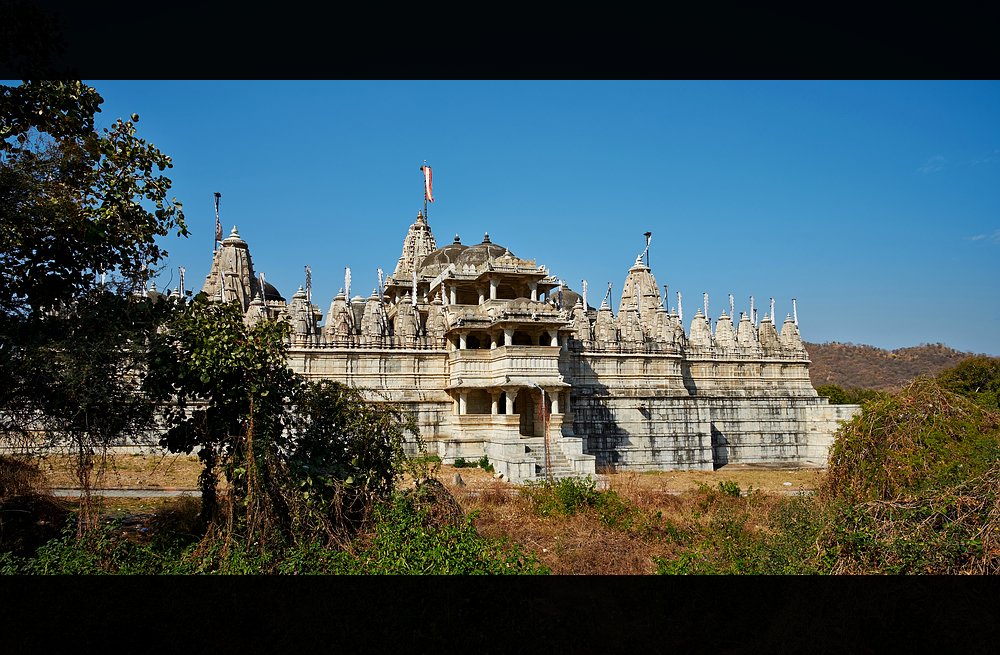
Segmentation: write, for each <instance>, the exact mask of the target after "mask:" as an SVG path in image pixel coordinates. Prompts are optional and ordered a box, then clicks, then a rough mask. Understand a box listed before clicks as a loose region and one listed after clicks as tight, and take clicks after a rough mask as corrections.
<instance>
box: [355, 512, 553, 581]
mask: <svg viewBox="0 0 1000 655" xmlns="http://www.w3.org/2000/svg"><path fill="white" fill-rule="evenodd" d="M376 516H377V523H376V526H375V530H374V534H373V535H372V536H371V537H370V539H368V540H366V542H365V543H364V545H363V546H362V547H361V548H360V549H359V551H358V554H357V556H356V560H355V563H354V565H353V567H352V568H353V570H351V571H350V572H352V573H365V574H415V575H444V574H452V575H455V574H457V575H477V574H478V575H483V574H485V575H518V574H520V575H523V574H544V573H548V572H549V570H548V569H547V568H546V567H545V566H543V565H541V564H540V563H538V561H537V559H536V558H535V557H534V555H532V554H530V553H526V552H524V550H523V549H522V548H521V547H520V546H519V545H516V544H509V543H507V542H505V541H503V540H497V539H488V538H485V537H482V536H480V535H479V533H478V532H477V531H476V529H475V527H474V526H473V523H472V521H473V517H471V516H470V517H465V518H464V519H462V520H461V521H459V522H458V523H457V524H445V525H439V526H434V525H431V524H429V522H428V514H427V511H426V510H425V509H423V508H421V507H420V506H419V505H418V504H417V503H415V502H414V499H413V498H412V497H407V496H402V495H397V496H395V497H394V499H393V502H391V503H389V504H386V505H383V506H382V507H381V508H380V510H379V511H378V514H377V515H376Z"/></svg>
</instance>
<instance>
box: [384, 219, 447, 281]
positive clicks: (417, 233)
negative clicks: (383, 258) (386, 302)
mask: <svg viewBox="0 0 1000 655" xmlns="http://www.w3.org/2000/svg"><path fill="white" fill-rule="evenodd" d="M435 250H437V245H436V244H435V243H434V235H433V234H432V233H431V226H430V225H428V224H427V219H426V218H424V215H423V214H422V213H420V212H418V213H417V220H416V221H414V223H413V225H411V226H410V229H409V231H407V233H406V238H405V239H403V252H402V254H401V255H400V256H399V261H398V262H396V270H395V271H393V273H392V277H393V279H396V280H407V279H409V278H410V277H411V276H412V275H413V272H414V271H415V270H416V268H417V267H418V266H420V262H421V261H423V259H424V257H426V256H427V255H429V254H431V253H432V252H434V251H435Z"/></svg>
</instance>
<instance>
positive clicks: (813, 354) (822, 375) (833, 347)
mask: <svg viewBox="0 0 1000 655" xmlns="http://www.w3.org/2000/svg"><path fill="white" fill-rule="evenodd" d="M805 346H806V350H807V351H808V352H809V359H811V360H812V364H811V365H810V366H809V377H810V378H811V379H812V383H813V386H820V385H823V384H835V385H837V386H839V387H843V388H845V389H847V388H850V387H860V388H864V389H882V390H886V391H890V390H891V391H895V390H898V389H901V388H902V387H903V386H905V385H906V384H907V383H909V382H910V381H911V380H913V379H914V378H915V377H917V376H918V375H937V374H938V373H940V372H941V371H943V370H944V369H946V368H950V367H952V366H954V365H955V364H957V363H958V362H960V361H961V360H963V359H965V358H966V357H971V356H972V355H973V353H968V352H961V351H958V350H955V349H953V348H949V347H948V346H946V345H944V344H941V343H934V344H922V345H919V346H912V347H909V348H897V349H896V350H884V349H882V348H876V347H874V346H866V345H859V344H853V343H837V342H833V343H806V344H805Z"/></svg>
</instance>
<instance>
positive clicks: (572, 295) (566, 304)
mask: <svg viewBox="0 0 1000 655" xmlns="http://www.w3.org/2000/svg"><path fill="white" fill-rule="evenodd" d="M578 300H579V301H580V302H581V303H582V302H583V296H581V295H580V294H578V293H577V292H576V291H573V290H572V289H570V288H569V287H567V286H563V288H562V307H563V309H570V310H571V309H573V308H574V307H576V302H577V301H578ZM549 302H551V303H552V304H553V305H554V304H556V303H557V302H559V288H558V287H557V288H555V289H552V290H551V291H549ZM583 309H584V311H586V310H588V309H593V307H584V308H583Z"/></svg>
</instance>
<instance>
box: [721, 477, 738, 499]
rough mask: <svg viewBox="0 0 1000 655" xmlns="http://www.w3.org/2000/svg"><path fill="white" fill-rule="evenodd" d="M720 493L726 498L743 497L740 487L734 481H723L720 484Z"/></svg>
mask: <svg viewBox="0 0 1000 655" xmlns="http://www.w3.org/2000/svg"><path fill="white" fill-rule="evenodd" d="M719 491H721V492H722V493H723V494H725V495H726V496H732V497H734V498H739V497H740V495H742V491H741V490H740V485H738V484H736V483H735V482H733V481H732V480H723V481H722V482H720V483H719Z"/></svg>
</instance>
